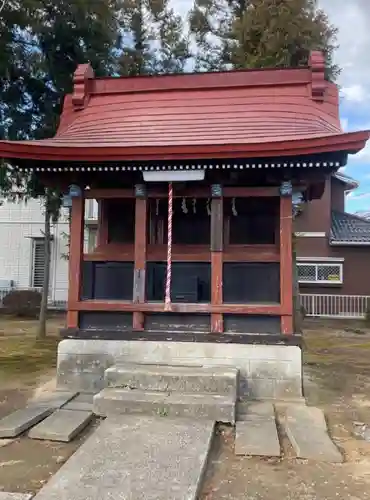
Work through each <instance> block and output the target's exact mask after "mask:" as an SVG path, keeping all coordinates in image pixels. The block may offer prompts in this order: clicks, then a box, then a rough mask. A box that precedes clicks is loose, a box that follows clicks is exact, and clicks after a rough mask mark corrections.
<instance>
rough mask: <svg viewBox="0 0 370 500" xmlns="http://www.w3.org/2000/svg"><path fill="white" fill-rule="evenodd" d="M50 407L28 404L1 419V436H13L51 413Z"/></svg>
mask: <svg viewBox="0 0 370 500" xmlns="http://www.w3.org/2000/svg"><path fill="white" fill-rule="evenodd" d="M51 412H52V409H51V408H49V407H47V406H46V407H45V406H42V407H38V406H27V407H26V408H22V409H20V410H17V411H15V412H13V413H10V414H9V415H7V416H6V417H4V418H3V419H1V420H0V438H13V437H17V436H19V434H22V432H24V431H27V430H28V429H29V428H30V427H32V426H33V425H36V424H38V423H39V422H40V421H41V420H43V419H44V418H46V417H47V416H49V415H50V413H51Z"/></svg>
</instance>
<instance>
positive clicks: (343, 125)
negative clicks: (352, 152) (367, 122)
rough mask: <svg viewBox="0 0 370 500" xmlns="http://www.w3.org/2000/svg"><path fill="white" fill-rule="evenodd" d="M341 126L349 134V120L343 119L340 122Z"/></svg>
mask: <svg viewBox="0 0 370 500" xmlns="http://www.w3.org/2000/svg"><path fill="white" fill-rule="evenodd" d="M340 124H341V126H342V129H343V130H344V131H345V132H347V131H348V126H349V123H348V118H341V120H340Z"/></svg>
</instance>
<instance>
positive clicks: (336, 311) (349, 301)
mask: <svg viewBox="0 0 370 500" xmlns="http://www.w3.org/2000/svg"><path fill="white" fill-rule="evenodd" d="M300 300H301V305H302V306H303V307H304V309H305V312H306V316H310V317H317V318H343V319H348V318H353V319H362V318H365V316H366V311H368V309H369V307H370V296H367V295H333V294H332V295H318V294H301V295H300Z"/></svg>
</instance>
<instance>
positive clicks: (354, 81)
mask: <svg viewBox="0 0 370 500" xmlns="http://www.w3.org/2000/svg"><path fill="white" fill-rule="evenodd" d="M319 4H320V7H322V8H323V9H324V10H325V12H326V13H327V14H328V16H329V20H330V21H331V23H332V24H334V25H335V26H336V27H337V28H338V30H339V32H338V44H339V48H338V50H337V52H336V55H335V59H336V62H337V64H338V65H339V66H340V67H341V68H342V74H341V75H340V78H339V84H340V85H341V87H342V93H343V95H344V97H345V98H346V99H347V100H349V101H352V102H364V103H365V104H366V101H369V106H370V99H369V96H370V66H369V65H368V64H367V63H366V61H367V60H368V57H369V52H370V30H369V25H370V1H369V0H319Z"/></svg>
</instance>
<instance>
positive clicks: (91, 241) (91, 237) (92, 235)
mask: <svg viewBox="0 0 370 500" xmlns="http://www.w3.org/2000/svg"><path fill="white" fill-rule="evenodd" d="M97 237H98V229H97V228H96V227H89V228H88V230H87V253H92V252H93V251H94V250H95V248H96V243H97Z"/></svg>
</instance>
